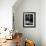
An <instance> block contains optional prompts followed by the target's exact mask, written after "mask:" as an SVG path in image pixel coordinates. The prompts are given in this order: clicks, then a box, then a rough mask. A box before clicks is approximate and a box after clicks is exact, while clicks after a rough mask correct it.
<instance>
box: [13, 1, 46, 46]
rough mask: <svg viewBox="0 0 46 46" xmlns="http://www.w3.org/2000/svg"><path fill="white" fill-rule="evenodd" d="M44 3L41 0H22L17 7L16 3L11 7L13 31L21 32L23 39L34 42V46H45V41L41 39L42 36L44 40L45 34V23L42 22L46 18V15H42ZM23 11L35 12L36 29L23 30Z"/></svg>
mask: <svg viewBox="0 0 46 46" xmlns="http://www.w3.org/2000/svg"><path fill="white" fill-rule="evenodd" d="M44 3H45V1H44V2H43V0H23V1H22V2H21V3H20V4H19V5H18V6H17V7H16V4H17V3H16V4H15V5H14V6H13V13H14V19H15V22H14V24H15V29H16V30H18V32H22V33H23V37H24V38H28V39H32V40H34V41H35V44H36V46H41V44H42V46H46V45H45V43H44V42H43V41H45V40H43V39H42V38H43V36H44V39H45V38H46V37H45V34H44V33H45V32H46V31H45V30H46V29H45V27H46V26H45V25H46V23H45V22H46V21H44V20H45V17H46V14H45V15H44V12H45V9H44V7H45V6H44V5H45V4H44ZM43 10H44V11H43ZM25 11H26V12H28V11H29V12H36V28H23V12H25ZM43 17H44V18H43ZM42 20H43V21H44V22H43V21H42ZM43 30H44V31H43ZM43 32H44V33H43ZM43 34H44V35H43Z"/></svg>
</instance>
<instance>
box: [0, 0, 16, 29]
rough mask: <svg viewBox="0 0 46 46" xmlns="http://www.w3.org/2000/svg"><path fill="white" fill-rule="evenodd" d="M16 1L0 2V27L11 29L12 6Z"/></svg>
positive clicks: (0, 0) (1, 0)
mask: <svg viewBox="0 0 46 46" xmlns="http://www.w3.org/2000/svg"><path fill="white" fill-rule="evenodd" d="M15 2H16V0H0V27H7V28H9V29H12V6H13V4H14V3H15Z"/></svg>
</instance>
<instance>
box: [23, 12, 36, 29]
mask: <svg viewBox="0 0 46 46" xmlns="http://www.w3.org/2000/svg"><path fill="white" fill-rule="evenodd" d="M23 27H32V28H33V27H36V12H24V13H23Z"/></svg>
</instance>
